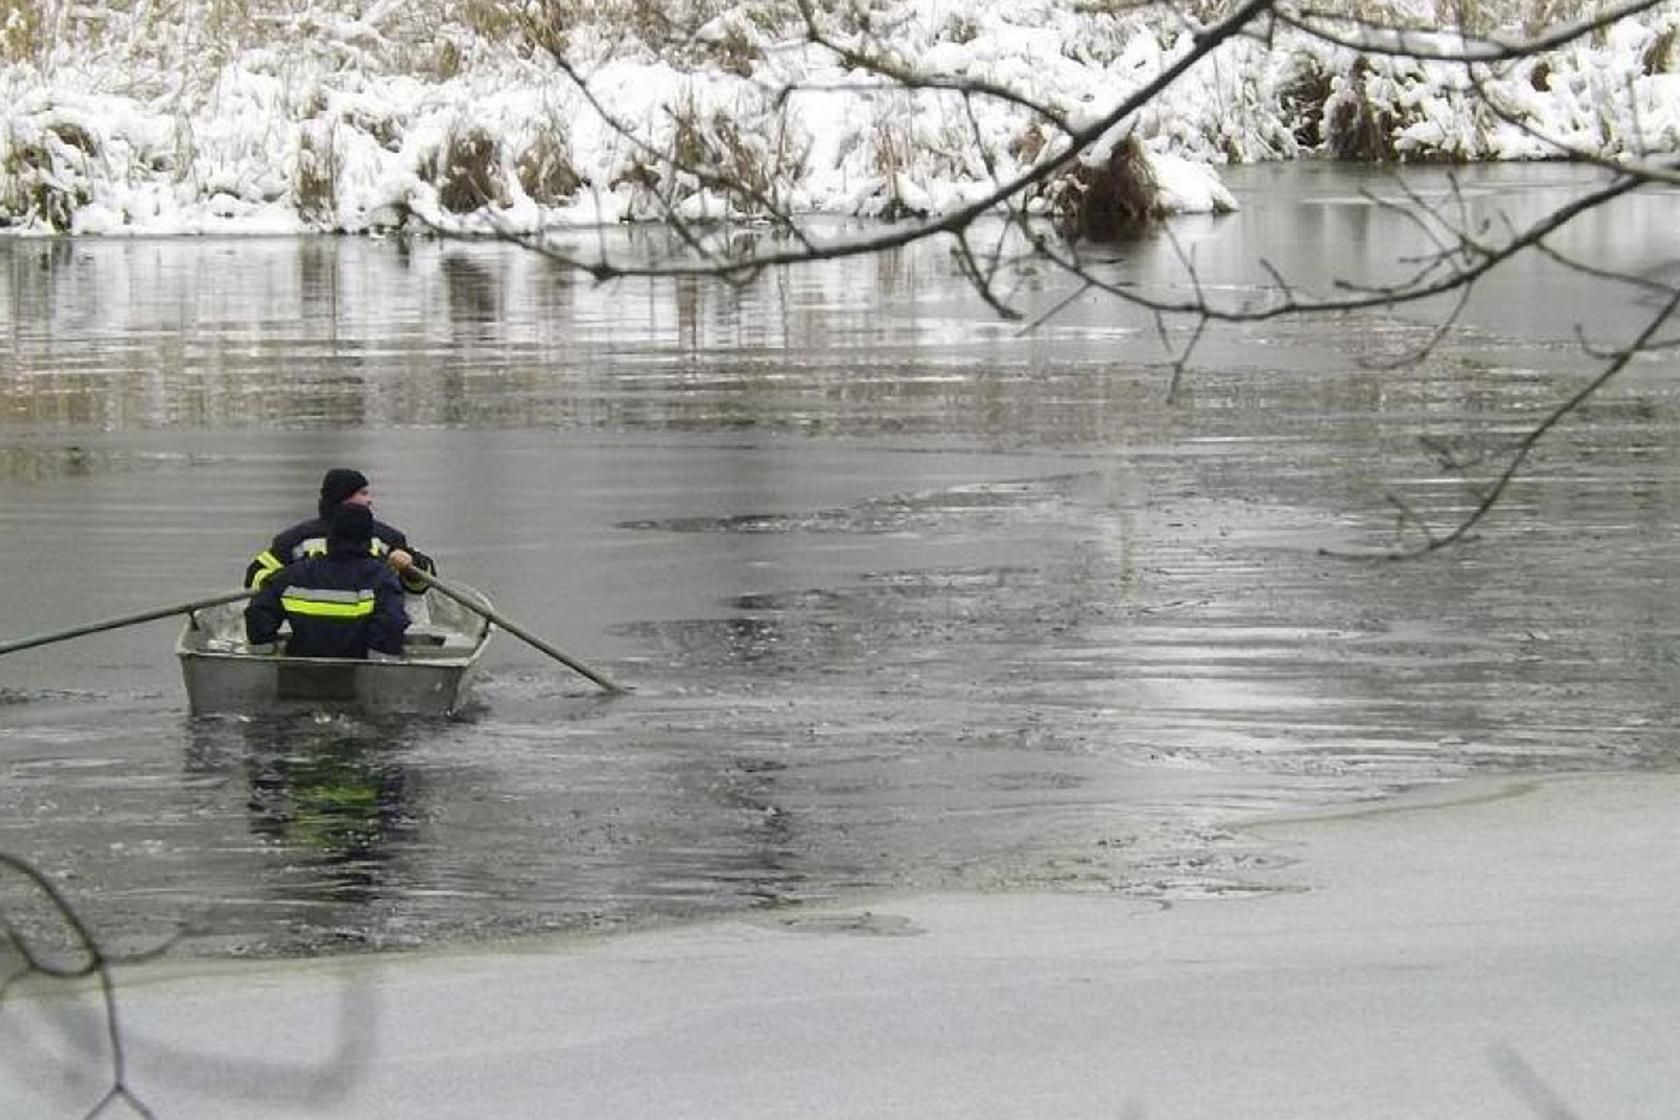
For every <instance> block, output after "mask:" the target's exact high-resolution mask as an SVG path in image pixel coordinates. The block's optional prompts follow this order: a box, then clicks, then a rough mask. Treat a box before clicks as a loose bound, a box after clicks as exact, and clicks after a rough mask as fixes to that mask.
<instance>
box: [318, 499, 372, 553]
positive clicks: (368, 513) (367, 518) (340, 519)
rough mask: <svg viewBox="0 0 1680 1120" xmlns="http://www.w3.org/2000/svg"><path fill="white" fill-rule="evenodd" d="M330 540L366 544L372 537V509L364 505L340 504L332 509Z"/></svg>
mask: <svg viewBox="0 0 1680 1120" xmlns="http://www.w3.org/2000/svg"><path fill="white" fill-rule="evenodd" d="M328 537H329V539H330V540H335V541H345V542H349V543H355V544H366V543H367V542H368V541H369V540H371V539H373V511H372V510H370V509H368V508H367V507H366V506H356V505H340V506H339V507H338V509H336V510H334V511H333V515H332V526H331V528H330V529H329V531H328Z"/></svg>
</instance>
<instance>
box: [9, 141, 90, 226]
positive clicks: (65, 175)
mask: <svg viewBox="0 0 1680 1120" xmlns="http://www.w3.org/2000/svg"><path fill="white" fill-rule="evenodd" d="M98 154H99V142H98V140H97V139H96V138H95V137H94V135H93V134H92V133H91V132H89V131H88V130H87V129H85V128H83V127H82V126H80V125H78V124H75V123H74V122H71V121H63V120H59V121H51V122H49V123H45V124H43V125H42V126H40V127H39V128H34V129H30V130H28V131H27V132H23V133H22V134H21V135H20V132H19V131H14V132H13V133H12V135H11V136H10V137H8V142H7V144H6V146H5V150H4V153H3V156H0V225H21V226H38V227H44V228H46V229H48V230H52V231H54V232H66V231H68V230H69V229H70V228H71V225H72V223H73V221H74V219H75V216H76V212H77V211H78V210H80V209H81V208H82V207H83V206H86V205H87V204H88V203H89V202H90V201H92V199H93V180H94V175H93V169H92V167H91V163H92V161H93V160H94V159H95V158H96V157H97V156H98Z"/></svg>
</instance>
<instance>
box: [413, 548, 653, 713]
mask: <svg viewBox="0 0 1680 1120" xmlns="http://www.w3.org/2000/svg"><path fill="white" fill-rule="evenodd" d="M403 575H404V576H405V577H413V578H415V579H419V580H421V581H423V582H425V583H427V584H429V585H430V586H432V587H435V588H437V589H438V590H439V591H441V592H443V593H444V594H445V595H447V596H449V597H450V598H451V599H453V600H455V601H456V602H457V603H460V604H461V605H462V606H463V607H466V608H467V609H468V610H470V611H473V612H474V613H476V614H481V615H483V616H484V617H485V618H487V619H489V620H490V621H491V622H494V623H495V624H496V625H497V626H500V627H501V628H502V629H503V630H506V631H507V632H508V633H509V634H512V635H513V636H514V637H516V638H520V639H523V640H524V641H525V642H527V643H529V644H530V645H533V646H535V647H536V648H537V649H540V650H542V652H544V653H546V654H548V655H549V656H550V657H552V658H554V660H556V661H558V662H560V664H562V665H564V666H566V668H568V669H571V670H573V671H574V672H578V673H582V674H583V675H584V676H586V677H588V678H589V679H590V680H592V681H594V682H595V683H596V684H598V685H600V686H601V687H602V688H604V689H606V690H607V691H608V692H628V691H630V690H629V689H627V688H625V687H624V686H623V685H618V684H614V683H613V682H612V681H610V680H608V679H607V678H606V677H604V676H602V675H601V674H600V673H597V672H596V671H595V670H593V669H591V668H590V667H589V666H587V665H585V664H584V663H583V662H581V661H579V660H577V659H576V658H574V657H568V656H567V655H566V654H564V653H562V652H560V651H559V650H557V649H555V648H554V647H553V646H551V645H549V644H548V643H547V642H545V641H543V640H542V639H541V638H539V637H537V636H536V635H535V634H532V633H530V632H528V631H526V630H523V629H521V628H520V627H519V626H518V625H516V624H515V623H512V622H509V621H508V620H507V619H506V618H504V617H502V615H500V614H498V613H497V612H496V611H494V610H492V609H491V608H490V607H488V606H486V605H485V604H483V603H481V602H479V601H478V600H477V599H474V598H473V597H472V596H471V595H469V594H467V593H466V592H465V591H462V590H460V589H458V588H455V587H451V586H450V585H449V584H447V583H445V582H444V581H443V580H441V579H439V578H438V577H437V576H434V575H433V574H432V573H430V572H423V571H421V570H420V569H419V568H418V567H410V568H407V569H405V570H404V571H403Z"/></svg>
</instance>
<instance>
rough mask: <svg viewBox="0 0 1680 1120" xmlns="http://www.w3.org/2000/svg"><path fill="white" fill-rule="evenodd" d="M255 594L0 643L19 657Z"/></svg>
mask: <svg viewBox="0 0 1680 1120" xmlns="http://www.w3.org/2000/svg"><path fill="white" fill-rule="evenodd" d="M255 594H256V592H255V591H254V590H251V589H243V590H240V591H227V592H224V593H222V594H220V595H214V596H211V597H210V598H208V599H194V600H193V601H192V602H190V603H177V604H176V605H175V606H173V607H158V608H157V609H156V610H150V611H141V612H140V613H139V614H125V615H123V616H122V617H121V618H108V619H106V620H105V621H104V622H89V623H87V624H86V625H85V626H72V627H71V628H70V629H68V630H58V631H55V632H54V633H51V634H38V635H36V636H35V637H33V638H18V639H16V640H15V641H10V642H0V654H5V653H15V652H17V651H18V650H20V649H32V648H34V647H35V646H44V645H47V644H48V643H50V642H62V641H66V640H68V639H70V638H79V637H81V636H82V635H83V634H97V633H99V632H100V631H101V630H117V629H120V628H121V627H124V626H133V625H135V624H137V623H141V622H150V621H152V620H153V619H154V618H168V617H169V616H170V615H172V614H191V613H192V612H193V611H198V610H203V609H204V608H205V607H216V606H220V605H221V604H223V603H234V602H238V601H239V600H240V599H249V598H250V597H251V596H252V595H255Z"/></svg>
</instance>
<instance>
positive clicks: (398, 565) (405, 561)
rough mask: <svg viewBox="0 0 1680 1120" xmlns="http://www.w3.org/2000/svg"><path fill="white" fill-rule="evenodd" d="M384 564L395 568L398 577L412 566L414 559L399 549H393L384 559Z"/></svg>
mask: <svg viewBox="0 0 1680 1120" xmlns="http://www.w3.org/2000/svg"><path fill="white" fill-rule="evenodd" d="M385 563H387V564H389V565H391V567H393V568H395V569H396V570H397V573H398V574H399V575H400V574H402V573H403V572H406V571H408V570H409V569H410V568H412V567H413V566H414V557H412V556H410V555H409V554H408V553H406V552H404V551H403V550H402V549H400V548H393V549H392V550H391V554H390V555H389V556H387V557H385Z"/></svg>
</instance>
